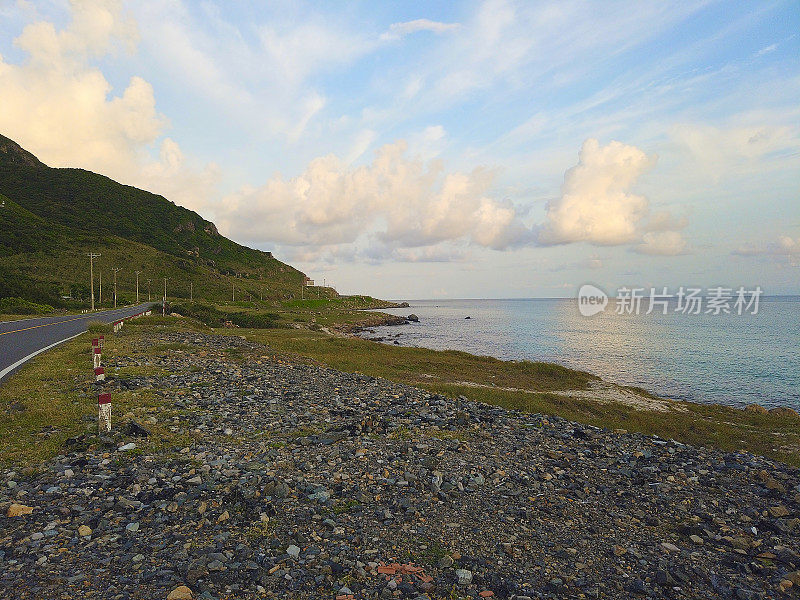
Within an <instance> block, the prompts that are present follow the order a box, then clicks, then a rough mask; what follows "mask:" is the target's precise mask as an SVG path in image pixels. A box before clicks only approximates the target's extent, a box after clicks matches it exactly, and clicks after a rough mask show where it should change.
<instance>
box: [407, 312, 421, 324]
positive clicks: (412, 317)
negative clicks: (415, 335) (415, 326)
mask: <svg viewBox="0 0 800 600" xmlns="http://www.w3.org/2000/svg"><path fill="white" fill-rule="evenodd" d="M406 319H408V320H409V321H411V322H413V323H419V317H418V316H417V315H415V314H414V313H411V314H410V315H408V316H407V317H406Z"/></svg>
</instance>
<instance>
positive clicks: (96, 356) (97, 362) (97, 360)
mask: <svg viewBox="0 0 800 600" xmlns="http://www.w3.org/2000/svg"><path fill="white" fill-rule="evenodd" d="M101 353H102V348H100V346H96V347H95V348H94V360H93V365H94V368H95V369H96V368H98V367H99V366H100V354H101Z"/></svg>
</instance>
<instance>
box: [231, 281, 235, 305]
mask: <svg viewBox="0 0 800 600" xmlns="http://www.w3.org/2000/svg"><path fill="white" fill-rule="evenodd" d="M231 291H232V293H233V301H234V302H236V283H235V282H234V283H231Z"/></svg>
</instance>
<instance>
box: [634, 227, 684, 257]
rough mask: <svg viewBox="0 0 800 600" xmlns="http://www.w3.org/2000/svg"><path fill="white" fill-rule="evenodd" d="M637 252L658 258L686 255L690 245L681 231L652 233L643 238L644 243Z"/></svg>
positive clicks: (637, 248) (637, 247)
mask: <svg viewBox="0 0 800 600" xmlns="http://www.w3.org/2000/svg"><path fill="white" fill-rule="evenodd" d="M635 250H636V252H638V253H640V254H651V255H656V256H676V255H678V254H685V253H686V252H687V251H688V250H689V245H688V243H687V242H686V240H685V239H684V237H683V234H682V233H681V232H680V231H650V232H647V233H645V234H644V235H643V236H642V243H641V244H639V245H638V246H636V248H635Z"/></svg>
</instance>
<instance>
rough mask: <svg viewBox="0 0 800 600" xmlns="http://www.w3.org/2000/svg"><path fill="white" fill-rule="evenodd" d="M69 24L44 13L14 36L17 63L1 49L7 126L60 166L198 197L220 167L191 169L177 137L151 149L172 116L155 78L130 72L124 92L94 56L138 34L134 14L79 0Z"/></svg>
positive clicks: (2, 124)
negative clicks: (159, 106)
mask: <svg viewBox="0 0 800 600" xmlns="http://www.w3.org/2000/svg"><path fill="white" fill-rule="evenodd" d="M70 6H71V16H72V20H71V21H70V23H69V24H68V25H67V26H66V27H65V28H63V29H61V30H58V29H56V27H55V26H54V25H53V24H52V23H50V22H46V21H38V22H35V23H31V24H30V25H28V26H26V27H25V28H24V29H23V31H22V33H21V34H20V35H19V37H17V38H16V40H15V44H16V45H17V46H18V47H19V48H20V49H21V50H22V51H24V52H25V54H26V59H25V60H24V61H22V62H21V63H19V64H13V63H9V62H6V61H5V60H3V58H2V57H0V89H2V102H1V103H0V131H2V132H3V133H4V134H5V135H7V136H8V137H10V138H12V139H14V140H15V141H17V142H19V143H20V144H21V145H22V146H23V147H25V148H27V149H28V150H30V151H31V152H33V153H34V154H36V155H37V156H38V157H39V158H40V159H41V160H42V161H43V162H45V163H47V164H49V165H51V166H56V167H63V166H70V167H83V168H86V169H89V170H92V171H98V172H100V173H103V174H105V175H109V176H111V177H113V178H116V179H120V180H122V181H124V182H126V183H131V184H134V185H139V186H141V187H145V188H147V189H151V190H153V191H157V192H161V193H165V194H169V195H171V197H172V198H175V199H177V200H178V201H181V202H185V203H186V204H187V205H189V206H192V205H193V204H194V205H197V203H198V202H197V199H198V197H199V195H200V194H202V195H203V197H206V195H207V194H208V190H209V189H210V188H208V187H207V186H209V185H212V186H213V184H215V177H216V175H215V171H214V168H213V167H208V168H204V169H201V170H199V171H195V170H192V169H189V168H188V166H187V161H186V160H185V159H184V158H183V155H182V153H181V151H180V148H179V147H178V145H177V144H176V143H175V142H174V141H172V140H169V139H167V140H164V141H163V142H162V143H161V145H160V146H161V153H160V156H159V158H158V159H153V158H151V157H150V155H149V153H148V149H149V147H150V146H151V145H153V144H154V143H157V142H158V139H159V138H160V136H161V135H162V133H163V131H164V129H165V127H166V125H167V120H166V118H165V117H164V116H163V115H161V114H160V113H159V112H158V111H157V110H156V102H155V97H154V95H153V88H152V86H151V85H150V84H149V83H148V82H147V81H145V80H144V79H142V78H141V77H132V78H131V79H130V80H129V82H128V84H127V87H125V89H124V90H122V93H121V94H119V95H112V91H113V90H112V86H111V84H110V83H109V82H108V81H107V80H106V78H105V76H104V75H103V73H102V72H101V71H100V69H98V68H96V67H95V66H93V65H92V62H91V61H92V60H94V59H97V58H101V57H104V56H106V55H108V54H109V53H113V52H115V51H117V50H120V49H123V50H127V51H131V50H132V49H133V48H134V46H135V44H136V42H137V40H138V32H137V28H136V23H135V22H134V21H133V20H131V19H130V18H128V17H127V16H126V15H125V14H124V13H123V11H122V6H121V3H120V2H117V1H114V0H81V1H77V0H74V1H73V2H71V4H70Z"/></svg>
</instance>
